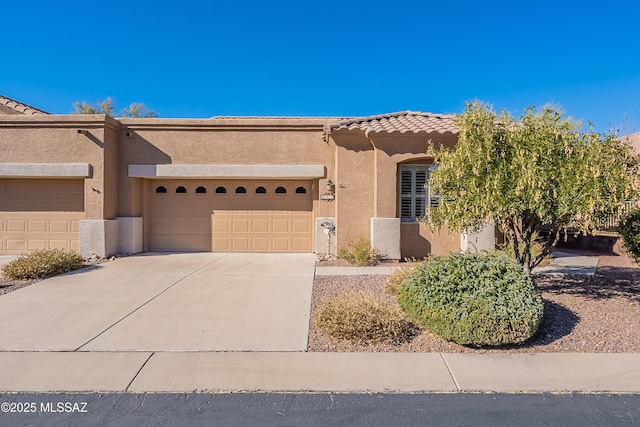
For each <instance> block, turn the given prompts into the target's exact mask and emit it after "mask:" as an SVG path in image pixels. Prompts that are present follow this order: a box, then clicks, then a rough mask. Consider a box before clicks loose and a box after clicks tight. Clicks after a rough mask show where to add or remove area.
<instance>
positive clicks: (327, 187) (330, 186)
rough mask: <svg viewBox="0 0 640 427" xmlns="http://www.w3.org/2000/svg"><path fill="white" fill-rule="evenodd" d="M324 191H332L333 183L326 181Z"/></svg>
mask: <svg viewBox="0 0 640 427" xmlns="http://www.w3.org/2000/svg"><path fill="white" fill-rule="evenodd" d="M326 189H327V191H333V182H331V180H330V179H328V180H327V182H326Z"/></svg>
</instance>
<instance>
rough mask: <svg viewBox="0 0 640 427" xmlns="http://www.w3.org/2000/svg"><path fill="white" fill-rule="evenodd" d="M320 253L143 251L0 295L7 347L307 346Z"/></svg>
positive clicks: (1, 333)
mask: <svg viewBox="0 0 640 427" xmlns="http://www.w3.org/2000/svg"><path fill="white" fill-rule="evenodd" d="M314 265H315V257H314V255H313V254H243V253H188V254H185V253H183V254H143V255H139V256H132V257H128V258H121V259H118V260H115V261H112V262H109V263H106V264H102V265H99V266H97V267H94V268H91V269H88V270H86V269H85V270H81V271H79V272H75V273H71V274H67V275H64V276H58V277H54V278H51V279H48V280H45V281H42V282H40V283H37V284H35V285H32V286H29V287H27V288H24V289H20V290H18V291H15V292H12V293H9V294H7V295H4V296H1V297H0V316H1V317H0V318H1V319H2V327H1V328H0V351H25V350H26V351H30V350H31V351H44V350H54V351H304V350H306V347H307V336H308V327H309V310H310V304H311V288H312V284H313V274H314Z"/></svg>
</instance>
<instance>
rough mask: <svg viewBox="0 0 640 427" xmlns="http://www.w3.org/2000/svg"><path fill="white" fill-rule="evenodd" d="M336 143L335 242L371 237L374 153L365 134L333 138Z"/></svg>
mask: <svg viewBox="0 0 640 427" xmlns="http://www.w3.org/2000/svg"><path fill="white" fill-rule="evenodd" d="M332 139H333V140H334V141H335V144H336V158H335V161H336V167H335V169H336V175H335V181H334V184H335V190H336V200H335V202H334V203H335V207H336V215H335V216H336V239H337V240H336V242H337V245H338V248H341V247H344V245H346V244H347V243H348V242H349V241H350V240H355V239H358V238H360V237H364V238H367V239H368V238H369V233H370V225H369V223H370V219H371V217H373V216H374V210H373V208H374V179H373V177H374V164H375V163H374V150H373V146H372V145H371V143H370V142H369V140H368V139H367V138H366V137H365V136H364V134H363V133H362V132H352V133H346V134H341V135H338V136H335V135H332Z"/></svg>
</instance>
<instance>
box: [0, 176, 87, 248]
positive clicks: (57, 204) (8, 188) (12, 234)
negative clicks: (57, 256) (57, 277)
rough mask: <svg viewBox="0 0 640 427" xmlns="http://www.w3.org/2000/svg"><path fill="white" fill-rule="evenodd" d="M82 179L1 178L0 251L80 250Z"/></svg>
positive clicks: (82, 202)
mask: <svg viewBox="0 0 640 427" xmlns="http://www.w3.org/2000/svg"><path fill="white" fill-rule="evenodd" d="M82 219H84V183H83V181H82V180H63V179H58V180H51V179H48V180H43V179H0V253H3V254H19V253H22V252H25V251H32V250H36V249H53V248H58V249H64V250H76V251H77V250H78V225H79V221H80V220H82Z"/></svg>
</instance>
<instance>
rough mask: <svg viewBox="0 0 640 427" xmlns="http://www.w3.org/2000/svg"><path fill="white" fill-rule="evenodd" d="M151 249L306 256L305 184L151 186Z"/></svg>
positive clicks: (308, 195)
mask: <svg viewBox="0 0 640 427" xmlns="http://www.w3.org/2000/svg"><path fill="white" fill-rule="evenodd" d="M152 187H153V190H152V191H153V193H152V196H151V197H152V217H151V223H152V226H151V228H152V230H151V250H154V251H174V250H175V251H211V250H212V251H217V252H312V237H313V236H312V233H313V228H312V221H313V214H312V211H313V198H312V191H311V189H312V186H311V181H267V182H264V181H262V182H258V181H243V180H229V181H222V180H209V181H178V180H171V181H154V182H153V185H152Z"/></svg>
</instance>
